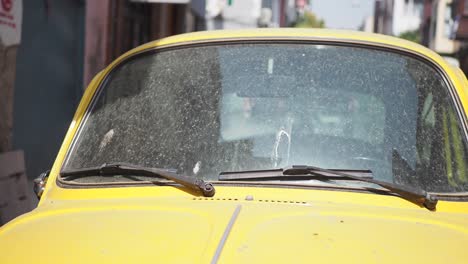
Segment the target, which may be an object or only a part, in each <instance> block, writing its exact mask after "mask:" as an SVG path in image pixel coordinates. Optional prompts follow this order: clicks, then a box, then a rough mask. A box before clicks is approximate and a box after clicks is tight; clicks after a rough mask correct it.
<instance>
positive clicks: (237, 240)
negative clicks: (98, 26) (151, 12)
mask: <svg viewBox="0 0 468 264" xmlns="http://www.w3.org/2000/svg"><path fill="white" fill-rule="evenodd" d="M467 88H468V83H467V80H466V78H465V76H464V75H463V73H462V72H461V71H460V70H459V69H458V68H454V67H453V66H451V65H449V64H448V63H446V62H445V61H444V60H443V59H442V58H441V57H440V56H439V55H437V54H436V53H434V52H432V51H430V50H428V49H426V48H424V47H422V46H420V45H417V44H414V43H411V42H408V41H404V40H400V39H396V38H392V37H387V36H381V35H375V34H365V33H358V32H349V31H331V30H297V29H265V30H239V31H215V32H200V33H191V34H184V35H179V36H174V37H169V38H166V39H162V40H159V41H154V42H151V43H148V44H146V45H143V46H140V47H138V48H136V49H134V50H131V51H129V52H127V53H126V54H124V55H122V56H121V57H120V58H118V59H117V60H116V61H115V62H113V63H112V64H111V65H109V66H108V67H107V68H106V69H104V70H103V71H102V72H100V73H99V74H98V75H97V76H96V77H95V78H94V80H93V81H92V82H91V83H90V85H89V87H88V89H87V90H86V92H85V94H84V96H83V99H82V101H81V103H80V105H79V108H78V110H77V112H76V114H75V116H74V118H73V121H72V123H71V125H70V128H69V130H68V133H67V135H66V137H65V140H64V142H63V145H62V147H61V149H60V152H59V153H58V155H57V159H56V161H55V163H54V165H53V167H52V169H51V171H50V173H45V174H43V175H42V176H41V178H40V179H38V181H37V187H38V188H37V193H38V194H39V195H41V198H40V202H39V205H38V207H37V208H36V209H35V210H33V211H32V212H30V213H28V214H25V215H22V216H20V217H18V218H16V219H14V220H13V221H11V222H10V223H8V224H7V225H5V226H4V227H2V228H1V229H0V263H2V264H5V263H72V262H76V263H78V262H79V263H119V262H122V263H154V262H159V263H275V262H282V263H284V262H286V263H296V262H307V263H312V262H314V263H315V262H316V263H345V262H346V263H426V264H427V263H467V262H468V250H466V245H468V192H467V191H468V164H467V161H468V159H467V155H468V153H467V151H468V150H467V146H468V145H467V135H468V130H467V129H468V126H467V118H466V114H467V111H466V109H467V107H468V94H467V91H468V90H467Z"/></svg>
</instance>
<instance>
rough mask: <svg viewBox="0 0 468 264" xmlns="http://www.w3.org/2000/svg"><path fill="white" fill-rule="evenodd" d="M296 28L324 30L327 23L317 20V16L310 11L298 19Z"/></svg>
mask: <svg viewBox="0 0 468 264" xmlns="http://www.w3.org/2000/svg"><path fill="white" fill-rule="evenodd" d="M294 27H298V28H324V27H325V22H324V21H323V20H322V19H319V18H317V16H316V15H315V14H314V13H312V12H310V11H305V12H304V14H303V15H302V16H300V17H299V18H298V20H297V21H296V24H295V25H294Z"/></svg>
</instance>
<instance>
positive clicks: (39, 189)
mask: <svg viewBox="0 0 468 264" xmlns="http://www.w3.org/2000/svg"><path fill="white" fill-rule="evenodd" d="M49 173H50V170H48V171H46V172H43V173H41V175H39V177H37V178H36V179H34V193H35V194H36V196H37V199H41V196H42V193H43V192H44V188H45V185H46V183H47V178H49Z"/></svg>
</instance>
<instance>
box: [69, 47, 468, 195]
mask: <svg viewBox="0 0 468 264" xmlns="http://www.w3.org/2000/svg"><path fill="white" fill-rule="evenodd" d="M102 89H103V91H102V92H101V94H100V97H99V99H98V100H97V101H96V104H95V105H94V107H93V108H92V109H91V115H90V116H89V117H88V119H87V120H86V122H85V124H84V125H83V126H82V127H81V129H80V133H79V137H78V138H77V139H76V140H75V143H74V147H73V149H72V151H71V152H70V153H69V155H68V159H67V162H66V164H65V168H66V169H73V168H83V167H92V166H98V165H100V164H103V163H106V162H107V163H108V162H128V163H132V164H138V165H141V166H147V167H159V168H167V169H176V170H177V172H178V173H181V174H185V175H193V176H196V177H201V178H204V179H206V180H210V179H211V180H213V179H216V178H217V176H218V174H219V172H221V171H240V170H259V169H271V168H275V167H286V166H288V165H291V164H310V165H315V166H320V167H324V168H331V169H369V170H371V171H372V172H373V175H374V178H375V179H378V180H383V181H387V182H395V183H399V184H404V185H409V186H414V187H417V188H421V189H425V190H428V191H438V192H454V191H465V190H466V189H467V188H468V186H466V185H465V183H466V182H467V178H466V169H467V168H466V160H467V159H466V157H467V154H466V153H467V148H466V142H465V140H464V139H463V137H462V135H463V134H462V133H461V130H460V124H459V121H458V119H457V116H456V114H455V111H454V109H453V104H452V102H451V99H450V97H449V95H448V93H447V88H446V87H445V86H444V83H443V82H442V80H441V78H440V76H439V75H438V74H437V73H436V72H435V71H434V70H433V69H432V68H430V67H429V66H427V65H425V64H424V63H422V62H419V61H417V60H415V59H412V58H409V57H404V56H402V55H397V54H392V53H389V52H383V51H378V50H368V49H364V48H351V47H334V46H327V48H321V49H318V48H317V46H314V45H302V44H301V45H291V44H288V45H286V44H249V45H224V46H209V47H198V48H182V49H177V50H171V51H164V52H161V53H156V54H154V53H152V54H148V55H147V56H141V57H139V58H138V59H134V60H131V61H129V62H127V63H124V64H123V65H122V66H120V67H119V68H118V69H117V70H115V72H113V73H112V76H111V78H110V81H109V82H108V83H107V84H106V86H105V87H103V88H102ZM105 180H108V179H105Z"/></svg>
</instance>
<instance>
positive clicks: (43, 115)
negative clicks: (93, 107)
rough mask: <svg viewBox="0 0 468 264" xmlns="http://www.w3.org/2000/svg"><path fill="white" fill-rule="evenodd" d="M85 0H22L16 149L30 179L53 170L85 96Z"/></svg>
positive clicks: (15, 127)
mask: <svg viewBox="0 0 468 264" xmlns="http://www.w3.org/2000/svg"><path fill="white" fill-rule="evenodd" d="M84 7H85V1H80V0H47V1H29V0H28V1H24V3H23V28H22V37H21V45H20V46H19V49H18V54H17V67H16V81H15V101H14V113H13V115H14V117H13V118H14V123H13V149H22V150H24V153H25V160H26V173H27V175H28V178H29V179H32V178H35V177H37V176H38V175H39V174H40V173H41V172H42V171H45V170H47V169H49V168H50V167H51V166H52V164H53V161H54V159H55V156H56V155H57V152H58V150H59V147H60V145H61V143H62V140H63V137H64V135H65V132H66V130H67V129H68V126H69V124H70V122H71V119H72V117H73V114H74V111H75V109H76V106H77V104H78V101H79V99H80V97H81V94H82V76H83V70H82V68H83V36H84V35H83V31H84Z"/></svg>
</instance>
